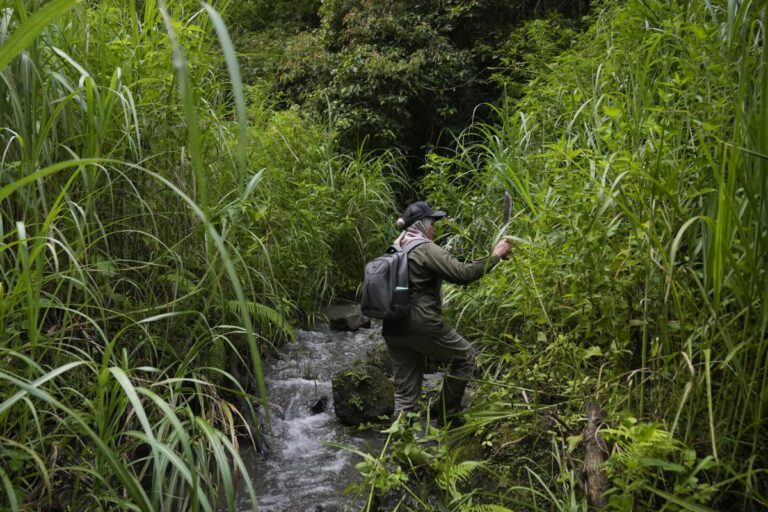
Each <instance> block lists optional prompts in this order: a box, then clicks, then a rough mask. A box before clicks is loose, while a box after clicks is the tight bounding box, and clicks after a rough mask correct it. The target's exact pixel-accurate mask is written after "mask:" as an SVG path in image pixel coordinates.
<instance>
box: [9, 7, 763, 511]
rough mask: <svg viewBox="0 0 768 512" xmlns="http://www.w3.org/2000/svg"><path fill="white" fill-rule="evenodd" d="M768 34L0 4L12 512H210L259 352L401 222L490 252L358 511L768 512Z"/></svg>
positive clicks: (345, 291) (230, 487)
mask: <svg viewBox="0 0 768 512" xmlns="http://www.w3.org/2000/svg"><path fill="white" fill-rule="evenodd" d="M767 10H768V4H766V2H765V1H761V0H709V1H706V2H698V1H694V0H676V1H661V0H624V1H619V0H603V1H600V2H592V3H588V2H585V1H579V0H574V1H569V2H548V1H539V2H526V1H520V2H500V1H497V0H470V1H459V0H441V1H438V0H424V1H419V2H404V1H398V0H387V1H367V0H365V1H358V2H352V1H349V0H332V1H325V2H322V3H320V2H316V1H312V0H302V1H300V2H286V1H281V0H249V1H243V2H238V3H232V4H230V3H228V2H226V1H223V0H222V1H214V2H212V3H210V4H208V3H200V2H198V1H194V0H177V1H174V2H164V1H162V0H143V1H142V0H138V1H137V0H105V1H101V2H80V1H78V0H50V1H42V0H0V43H1V45H0V361H1V364H0V482H1V483H2V485H1V486H0V489H1V490H0V509H2V510H14V511H17V510H104V509H109V510H142V511H152V510H207V511H213V510H218V509H229V510H232V509H233V507H234V480H235V478H238V476H237V475H238V474H239V475H240V476H239V478H243V480H244V481H245V482H247V481H248V478H247V476H245V477H244V476H243V475H244V473H247V471H246V468H245V467H244V466H243V464H242V461H241V459H240V457H239V455H238V453H239V448H240V447H241V445H243V444H245V443H252V444H254V445H258V443H259V431H258V429H259V422H258V421H255V418H256V417H257V416H258V414H259V413H260V412H262V413H263V412H267V411H268V408H264V407H263V404H265V403H266V400H267V397H266V391H265V389H264V383H263V380H262V376H261V360H262V357H264V356H268V355H269V354H270V353H272V352H273V351H274V350H275V349H276V347H279V346H280V344H281V343H284V342H287V341H290V340H291V339H292V338H293V337H294V336H295V328H296V327H297V326H301V325H306V324H311V323H312V322H313V321H315V320H316V319H317V318H318V313H317V312H318V311H319V310H320V309H321V308H322V306H323V305H325V304H327V303H329V302H331V301H334V300H337V299H350V300H353V299H354V298H355V295H356V293H357V291H358V286H359V283H360V280H361V276H362V268H363V265H364V262H365V261H367V260H368V259H370V258H372V257H373V256H375V255H377V254H378V253H380V252H381V250H382V249H383V248H384V247H386V246H387V245H388V243H389V242H390V240H391V239H392V238H394V236H395V234H396V233H395V229H394V222H393V220H394V218H395V213H396V212H397V211H399V210H400V209H401V208H402V206H403V204H404V202H405V201H407V200H408V199H411V198H415V197H423V198H426V199H427V200H428V201H430V203H431V204H433V205H434V206H436V207H440V208H443V209H447V210H449V212H450V214H451V219H450V220H448V221H446V222H444V223H443V225H442V228H443V232H442V233H441V234H440V239H441V242H442V243H446V244H450V245H451V247H453V251H454V253H455V254H457V255H458V256H461V257H472V256H480V255H484V254H485V253H486V252H487V250H488V249H489V248H490V247H491V244H492V242H493V241H494V240H495V239H497V238H499V237H500V236H502V235H503V234H504V235H505V236H508V237H509V238H510V239H511V240H513V241H514V249H513V253H512V256H511V257H510V258H509V260H508V261H506V262H504V263H503V264H502V265H500V266H499V267H497V268H496V269H495V270H494V271H493V272H492V273H491V274H490V275H489V276H487V277H486V278H484V280H483V281H482V282H481V283H478V284H475V285H472V286H469V287H466V288H459V287H448V288H446V294H445V300H446V306H447V311H448V313H449V315H450V316H451V319H452V320H453V321H454V322H455V323H456V325H457V326H458V328H459V330H460V331H461V332H463V333H464V334H465V335H466V336H467V337H468V338H470V339H472V340H473V341H474V343H475V346H476V347H477V349H478V363H479V365H478V366H479V367H478V374H477V379H476V382H473V385H472V388H473V396H474V399H473V401H472V405H471V408H470V410H469V411H468V412H467V414H466V420H467V421H466V423H465V424H464V425H463V426H460V427H457V428H453V429H450V430H445V429H444V430H437V429H428V435H427V436H426V437H424V436H421V435H417V431H418V425H414V423H413V422H395V423H394V424H393V425H392V426H391V427H390V428H389V429H387V431H386V435H387V436H388V437H387V443H386V445H385V446H386V449H385V450H383V451H382V452H380V453H375V454H361V457H362V461H361V463H360V465H359V469H360V471H361V474H362V477H363V483H362V485H361V487H362V488H363V489H364V492H365V495H366V496H368V497H369V499H368V505H367V508H368V509H369V510H376V509H379V510H388V509H398V510H456V511H459V510H461V511H465V510H486V511H504V510H531V511H544V510H546V511H554V510H557V511H565V510H568V511H580V510H585V511H586V510H599V509H601V508H603V509H606V510H608V509H609V510H622V511H623V510H627V511H630V510H648V511H650V510H668V511H677V510H688V511H694V512H701V511H707V510H745V511H757V510H763V509H765V508H766V507H768V487H767V486H766V482H768V475H767V474H766V472H768V456H767V455H766V451H765V446H767V445H768V426H767V425H766V408H768V336H767V335H766V328H767V327H768V308H766V301H768V283H766V278H767V273H768V268H766V267H767V266H768V257H767V256H768V254H767V252H768V203H767V201H768V199H766V197H768V106H766V105H767V104H766V102H767V101H768V63H767V62H766V61H767V60H768V39H766V37H765V27H766V21H767V20H766V16H767V12H766V11H767ZM505 191H506V192H508V193H509V194H510V195H511V197H512V201H513V205H514V209H513V215H512V218H511V221H510V223H509V226H508V227H507V228H506V231H505V228H504V226H502V216H501V198H502V194H503V193H504V192H505ZM594 407H598V408H599V409H600V411H601V416H602V417H601V419H600V420H599V421H598V422H597V423H598V430H599V437H600V440H599V441H598V440H597V437H596V435H595V433H594V431H590V429H589V428H588V427H589V426H590V425H589V423H590V422H589V421H588V416H590V411H593V410H595V409H594ZM259 409H263V410H262V411H259ZM596 445H597V447H598V450H597V453H599V454H600V455H599V459H600V460H599V461H598V463H597V465H595V466H593V467H591V468H589V463H591V462H592V463H594V460H593V455H594V453H596V452H595V451H594V447H595V446H596ZM462 446H463V447H473V449H472V450H470V449H469V448H466V449H462V448H460V447H462ZM585 463H587V464H586V466H587V467H588V469H589V471H587V470H585ZM595 468H597V473H599V474H600V475H602V477H603V480H602V481H601V482H598V489H597V490H598V493H597V495H595V494H594V491H595V487H594V482H593V487H591V488H590V487H585V481H587V480H588V478H586V476H587V475H588V474H589V473H590V472H592V473H594V472H595ZM246 487H248V486H247V485H246ZM250 493H251V494H253V492H252V490H250ZM393 496H394V497H396V498H395V499H393ZM251 498H252V500H254V501H255V500H256V497H255V496H251ZM387 507H390V508H387Z"/></svg>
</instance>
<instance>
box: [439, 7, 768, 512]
mask: <svg viewBox="0 0 768 512" xmlns="http://www.w3.org/2000/svg"><path fill="white" fill-rule="evenodd" d="M765 16H766V11H765V4H764V3H759V2H742V3H736V2H721V3H714V2H713V3H708V4H702V3H698V2H628V3H626V4H618V5H612V4H608V5H606V6H605V7H604V8H603V10H602V11H601V12H600V13H599V15H598V16H597V17H596V18H595V21H594V24H593V26H592V28H591V29H590V30H589V31H588V32H587V33H586V34H584V36H582V37H580V39H579V42H578V44H577V45H576V47H575V48H574V49H573V50H571V51H569V52H566V53H565V54H563V55H562V56H561V57H560V58H558V59H557V61H556V63H555V64H554V65H553V66H552V68H551V70H550V71H549V72H547V73H544V74H542V75H541V76H540V77H539V78H538V79H537V80H536V81H534V82H532V83H531V84H530V85H529V86H528V87H527V88H526V89H525V96H524V97H523V98H522V99H521V100H520V101H519V102H518V103H517V104H515V105H514V106H513V107H510V108H508V109H506V110H501V111H499V112H498V114H499V117H498V121H497V123H496V124H494V125H488V126H480V127H478V128H477V129H476V132H475V133H474V134H473V136H472V137H467V138H466V140H468V141H472V140H480V141H481V142H480V143H471V142H463V141H461V142H460V143H459V145H458V146H457V148H456V151H455V152H454V154H453V155H452V156H450V157H440V156H437V155H433V156H432V157H431V159H430V160H429V164H428V165H429V167H430V170H431V174H430V175H429V176H428V177H427V178H426V180H425V186H426V187H427V189H428V190H429V194H430V197H431V199H432V200H433V202H434V203H437V204H450V205H453V207H454V211H455V213H456V214H457V216H458V218H459V219H460V220H461V221H460V222H458V223H457V224H460V225H462V224H463V225H469V224H470V223H474V225H475V226H486V230H485V232H486V236H485V237H484V238H483V237H480V239H478V240H471V239H468V238H467V237H466V236H464V235H463V233H456V232H452V233H450V235H451V236H454V237H455V238H456V239H457V240H456V241H455V242H454V245H456V246H458V247H461V246H462V242H463V246H465V247H470V248H471V247H476V246H477V245H476V244H477V243H478V242H479V243H480V247H483V246H487V245H489V240H488V235H489V234H492V233H494V232H495V230H494V227H497V226H498V224H495V225H494V223H493V222H494V220H495V221H496V222H498V220H497V219H498V215H499V214H498V213H495V214H494V212H498V211H499V210H500V208H501V194H502V190H508V191H509V192H510V193H512V196H513V201H514V206H515V214H514V216H513V220H512V223H511V225H510V227H509V232H510V234H513V235H514V237H515V238H514V240H515V241H516V250H515V251H514V255H513V256H512V257H511V259H510V261H509V262H508V263H506V264H505V265H504V266H502V267H501V268H500V269H499V271H497V272H495V273H494V275H493V276H492V277H491V278H489V279H488V280H487V281H486V282H485V284H484V285H482V286H477V287H472V288H469V289H453V290H451V292H450V293H449V294H448V295H447V299H448V301H449V302H450V303H451V304H452V306H453V308H452V309H453V311H454V317H455V319H456V320H457V321H458V322H459V324H460V326H462V327H463V329H464V330H465V331H466V332H468V333H469V332H474V333H475V336H476V337H477V338H479V341H478V342H479V343H480V344H481V346H482V347H483V349H482V359H483V360H484V361H485V364H484V367H483V368H484V380H485V381H486V384H484V385H483V386H482V393H480V395H479V396H482V397H483V399H482V400H478V401H476V403H475V407H476V417H475V426H476V427H478V428H480V431H482V432H484V435H485V436H486V442H487V443H488V444H489V445H490V446H492V448H491V453H492V454H493V455H492V456H493V457H494V460H495V461H497V464H498V467H497V470H498V471H501V472H502V473H505V474H507V475H508V476H509V478H510V484H512V483H516V484H517V485H519V484H520V483H524V484H525V485H524V489H523V490H522V491H521V490H520V488H519V487H516V486H515V487H513V488H514V489H516V490H510V491H509V492H507V493H505V496H506V499H508V500H509V501H508V503H517V504H518V505H519V504H521V503H525V502H530V500H534V501H536V502H539V503H542V506H544V505H543V504H544V503H548V504H549V505H547V506H548V507H552V508H553V509H555V508H556V509H565V508H569V507H570V508H569V510H575V509H576V508H574V507H577V508H579V509H584V508H585V507H586V504H585V503H584V502H583V501H582V500H583V498H582V497H581V496H580V492H579V490H578V488H577V487H576V486H575V485H574V482H577V481H578V480H579V474H580V470H581V467H582V463H583V458H584V453H583V451H582V450H583V448H582V446H583V445H582V444H581V443H582V442H583V441H584V439H581V438H580V437H578V436H579V435H581V432H582V430H583V428H584V423H583V422H584V417H585V404H586V403H587V402H597V403H598V404H600V406H601V407H602V408H603V410H604V411H605V412H606V414H607V417H606V419H605V427H606V430H605V432H604V435H605V437H606V439H608V440H610V441H611V442H612V447H613V449H612V451H611V452H610V458H609V459H608V461H607V463H606V464H607V465H606V471H607V475H608V477H609V479H610V490H609V494H608V498H609V503H610V507H611V509H612V510H678V509H687V510H701V508H697V507H700V505H703V504H711V505H712V506H714V507H716V508H718V509H723V510H735V509H738V510H759V509H761V508H763V507H765V506H766V504H767V503H768V495H767V494H766V493H768V489H767V488H766V486H765V482H766V481H767V480H766V478H765V476H766V475H765V473H766V468H768V459H766V456H765V453H764V450H763V448H762V447H764V446H765V445H766V443H767V442H768V438H766V432H767V430H766V410H765V406H766V378H768V374H767V373H766V368H767V367H768V366H767V365H766V357H767V356H768V338H767V337H766V326H767V325H768V308H766V302H765V301H766V295H765V291H766V289H767V288H766V285H768V283H766V282H765V279H766V275H767V272H768V268H766V265H767V264H768V254H767V253H766V244H765V241H766V236H768V232H767V231H766V229H767V227H768V217H767V216H766V214H767V213H768V210H766V208H765V206H766V203H765V198H766V197H768V196H767V193H768V177H767V175H766V173H765V171H766V155H768V138H766V137H767V136H768V124H766V123H767V120H768V110H767V109H766V97H768V96H767V95H766V92H767V91H768V68H766V56H768V51H767V49H766V48H768V46H767V44H768V43H766V38H765V33H764V22H765ZM478 163H479V164H480V165H479V168H477V164H478ZM475 169H477V171H476V172H475ZM489 411H493V412H492V413H489ZM489 416H490V417H494V416H495V417H494V422H493V423H491V424H489V423H488V421H489V420H488V418H489ZM503 425H507V427H506V428H502V427H501V426H503ZM494 436H496V437H494ZM510 443H511V444H510ZM505 446H511V447H513V448H511V449H510V448H505ZM534 454H536V455H534ZM551 489H555V490H556V491H550V490H551ZM501 490H503V487H502V488H501V489H500V491H501ZM569 504H570V505H569Z"/></svg>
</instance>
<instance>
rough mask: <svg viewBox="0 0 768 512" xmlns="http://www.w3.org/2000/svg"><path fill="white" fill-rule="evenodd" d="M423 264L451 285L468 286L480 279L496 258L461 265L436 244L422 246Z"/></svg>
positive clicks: (496, 260) (495, 261) (493, 264)
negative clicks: (423, 250) (423, 249)
mask: <svg viewBox="0 0 768 512" xmlns="http://www.w3.org/2000/svg"><path fill="white" fill-rule="evenodd" d="M424 245H425V246H426V251H425V256H426V258H425V264H426V266H427V267H428V268H429V269H430V270H432V271H433V272H434V273H435V274H437V275H438V276H440V277H441V278H442V279H444V280H446V281H448V282H449V283H453V284H469V283H471V282H472V281H476V280H478V279H480V278H481V277H482V276H483V275H485V274H486V273H487V272H489V271H490V270H491V269H492V268H493V267H494V266H495V265H496V264H497V263H498V262H499V258H498V257H496V256H492V257H486V258H481V259H479V260H474V261H469V262H466V263H462V262H460V261H458V260H457V259H456V258H454V257H453V256H451V254H450V253H449V252H448V251H446V250H445V249H443V248H442V247H440V246H439V245H437V244H434V243H432V244H424Z"/></svg>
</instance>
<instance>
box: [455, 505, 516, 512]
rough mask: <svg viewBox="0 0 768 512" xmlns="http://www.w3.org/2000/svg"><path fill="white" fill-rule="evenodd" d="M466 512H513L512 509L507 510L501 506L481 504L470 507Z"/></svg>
mask: <svg viewBox="0 0 768 512" xmlns="http://www.w3.org/2000/svg"><path fill="white" fill-rule="evenodd" d="M466 512H513V511H512V509H509V508H507V507H502V506H501V505H491V504H483V505H472V506H470V507H469V508H468V509H466Z"/></svg>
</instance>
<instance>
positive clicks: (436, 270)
mask: <svg viewBox="0 0 768 512" xmlns="http://www.w3.org/2000/svg"><path fill="white" fill-rule="evenodd" d="M445 215H446V214H445V212H442V211H435V210H432V208H431V207H430V206H429V204H427V203H426V202H424V201H418V202H415V203H412V204H410V205H409V206H408V207H407V208H406V209H405V211H404V212H403V215H402V216H401V217H400V218H399V219H397V227H398V228H399V229H400V230H401V231H402V232H401V233H400V236H398V237H397V239H396V240H395V242H394V245H395V246H398V247H400V248H403V247H405V246H406V245H407V244H411V243H413V242H414V241H417V240H418V241H421V242H422V243H420V244H419V245H417V246H415V247H414V248H413V249H412V250H411V251H410V252H409V253H408V276H409V288H410V294H411V308H410V311H409V312H408V314H407V315H406V316H405V317H404V318H402V319H396V320H392V319H385V320H384V322H383V326H382V334H383V336H384V340H385V342H386V344H387V348H388V350H389V354H390V356H391V358H392V362H393V376H394V384H395V417H397V416H398V415H399V414H400V413H406V412H417V411H418V400H419V397H420V395H421V385H422V379H423V377H424V372H425V369H426V358H427V357H430V358H432V359H433V360H435V361H439V362H441V363H445V364H446V365H447V372H446V375H445V379H444V380H443V387H442V391H441V394H440V398H439V400H438V402H437V404H436V405H435V406H434V407H433V408H432V412H433V413H434V414H435V415H436V416H437V419H438V422H439V423H440V424H445V423H447V422H450V421H451V420H453V421H457V418H456V414H457V413H458V412H459V411H460V410H461V401H462V398H463V396H464V390H465V389H466V387H467V383H468V382H469V379H470V378H471V377H472V373H473V371H474V349H473V347H472V345H471V344H470V343H469V342H468V341H467V340H466V339H464V338H463V337H462V336H461V335H460V334H459V333H458V332H456V329H454V328H453V327H452V326H451V325H449V324H448V323H447V322H446V321H445V319H444V318H443V311H442V294H441V291H440V288H441V285H442V282H443V281H448V282H449V283H454V284H461V285H463V284H469V283H471V282H473V281H476V280H477V279H479V278H481V277H482V276H483V275H485V274H486V273H487V272H489V271H490V270H491V269H492V268H493V267H494V266H496V264H498V263H499V261H500V260H501V259H502V258H504V257H506V256H507V254H508V253H509V250H510V246H509V243H508V242H507V241H506V240H503V239H502V240H501V241H499V242H498V243H497V244H496V246H495V247H494V248H493V251H492V252H491V254H490V256H487V257H485V258H481V259H478V260H474V261H471V262H467V263H462V262H460V261H458V260H456V259H455V258H454V257H453V256H451V254H450V253H449V252H448V251H447V250H445V249H444V248H442V247H440V246H439V245H437V244H436V243H434V241H433V239H434V237H435V222H436V221H438V220H439V219H442V218H443V217H445Z"/></svg>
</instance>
